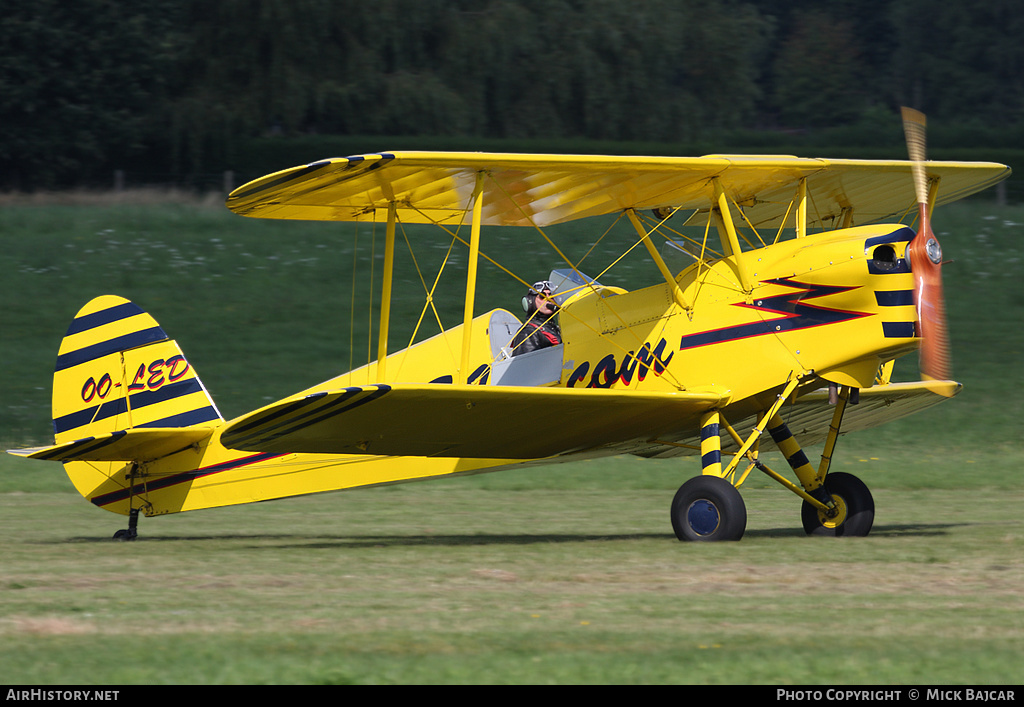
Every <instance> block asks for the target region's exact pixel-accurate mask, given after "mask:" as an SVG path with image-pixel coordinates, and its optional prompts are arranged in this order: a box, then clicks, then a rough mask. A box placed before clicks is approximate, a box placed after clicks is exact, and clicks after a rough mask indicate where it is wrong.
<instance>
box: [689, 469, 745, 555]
mask: <svg viewBox="0 0 1024 707" xmlns="http://www.w3.org/2000/svg"><path fill="white" fill-rule="evenodd" d="M672 529H673V530H674V531H675V533H676V537H677V538H679V539H680V540H691V541H696V542H713V541H717V540H739V539H740V538H742V537H743V532H744V531H745V530H746V529H747V507H746V505H745V504H744V503H743V497H742V496H740V492H739V491H737V490H736V487H735V486H733V485H732V484H730V483H729V482H728V481H726V480H725V479H722V478H719V477H717V476H695V477H693V478H692V479H690V480H689V481H687V482H686V483H685V484H683V485H682V486H680V487H679V490H678V491H677V492H676V496H675V498H674V499H672Z"/></svg>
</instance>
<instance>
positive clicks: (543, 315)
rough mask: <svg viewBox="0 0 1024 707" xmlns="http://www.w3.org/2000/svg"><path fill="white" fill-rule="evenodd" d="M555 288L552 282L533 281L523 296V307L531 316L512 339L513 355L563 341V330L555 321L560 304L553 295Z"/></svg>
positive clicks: (555, 344)
mask: <svg viewBox="0 0 1024 707" xmlns="http://www.w3.org/2000/svg"><path fill="white" fill-rule="evenodd" d="M554 290H555V287H554V286H553V285H552V284H551V283H550V282H548V281H547V280H541V281H540V282H535V283H533V286H532V287H530V289H529V290H527V292H526V294H525V295H524V296H523V309H524V310H525V311H526V313H527V314H528V315H529V316H528V318H527V320H526V324H524V325H523V326H522V328H521V329H520V330H519V332H518V333H517V334H516V335H515V338H513V339H512V355H513V356H517V355H518V354H522V353H529V352H530V351H538V350H540V349H545V348H547V347H549V346H557V345H558V344H560V343H562V330H561V329H560V328H559V327H558V322H556V321H555V314H556V313H557V312H558V305H557V304H556V303H555V300H554V299H552V297H551V293H552V292H554Z"/></svg>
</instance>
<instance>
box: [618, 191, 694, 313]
mask: <svg viewBox="0 0 1024 707" xmlns="http://www.w3.org/2000/svg"><path fill="white" fill-rule="evenodd" d="M626 215H627V216H629V220H630V222H631V223H632V224H633V228H635V229H636V232H637V234H639V236H640V238H642V239H643V242H644V245H645V246H647V252H648V253H650V254H651V258H652V259H653V260H654V263H655V265H657V266H658V270H660V271H661V276H662V277H664V278H665V282H667V283H668V285H669V287H671V288H672V296H673V297H674V298H675V300H676V304H678V305H679V306H680V307H682V308H683V309H684V310H685V311H687V312H689V311H690V310H691V309H692V308H691V307H690V303H689V302H687V301H686V295H684V294H683V289H682V288H681V287H680V286H679V283H678V282H676V278H675V276H674V275H673V274H672V271H671V270H669V269H668V265H666V264H665V260H664V259H663V258H662V257H661V253H659V252H658V249H657V248H656V247H655V246H654V243H653V242H652V241H651V236H650V234H649V233H647V229H646V228H644V225H643V224H642V223H640V218H639V217H638V216H637V215H636V211H635V210H634V209H628V210H627V211H626ZM655 228H657V226H655Z"/></svg>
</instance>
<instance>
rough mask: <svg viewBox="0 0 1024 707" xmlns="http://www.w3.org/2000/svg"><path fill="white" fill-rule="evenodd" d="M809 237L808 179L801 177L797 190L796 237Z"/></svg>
mask: <svg viewBox="0 0 1024 707" xmlns="http://www.w3.org/2000/svg"><path fill="white" fill-rule="evenodd" d="M806 235H807V177H800V183H799V186H797V189H796V237H797V238H803V237H804V236H806Z"/></svg>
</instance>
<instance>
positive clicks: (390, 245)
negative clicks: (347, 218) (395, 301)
mask: <svg viewBox="0 0 1024 707" xmlns="http://www.w3.org/2000/svg"><path fill="white" fill-rule="evenodd" d="M397 214H398V207H397V205H396V204H395V201H394V200H393V199H392V200H391V201H389V202H388V226H387V236H386V238H387V240H386V242H385V245H384V285H383V286H382V287H381V293H380V338H379V339H378V341H377V382H378V383H383V382H384V381H385V380H386V378H385V375H386V371H385V370H384V369H385V366H386V365H387V358H388V326H389V322H390V319H391V276H392V274H393V271H394V269H395V220H396V216H397Z"/></svg>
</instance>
